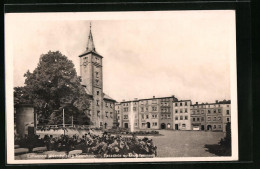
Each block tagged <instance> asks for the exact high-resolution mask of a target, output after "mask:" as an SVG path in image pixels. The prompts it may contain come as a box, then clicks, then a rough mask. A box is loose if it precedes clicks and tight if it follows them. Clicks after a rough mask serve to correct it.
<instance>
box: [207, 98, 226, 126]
mask: <svg viewBox="0 0 260 169" xmlns="http://www.w3.org/2000/svg"><path fill="white" fill-rule="evenodd" d="M222 112H223V108H222V106H221V104H219V103H218V102H217V101H216V103H211V104H207V105H206V126H207V130H213V131H221V130H223V124H222V123H223V122H222Z"/></svg>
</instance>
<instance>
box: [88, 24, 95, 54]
mask: <svg viewBox="0 0 260 169" xmlns="http://www.w3.org/2000/svg"><path fill="white" fill-rule="evenodd" d="M89 28H90V29H89V35H88V43H87V48H86V50H87V51H88V52H90V51H96V49H95V45H94V40H93V36H92V32H91V23H90V25H89Z"/></svg>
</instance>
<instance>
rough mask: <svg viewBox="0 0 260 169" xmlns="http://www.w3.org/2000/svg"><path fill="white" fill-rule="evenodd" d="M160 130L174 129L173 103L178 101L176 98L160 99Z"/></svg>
mask: <svg viewBox="0 0 260 169" xmlns="http://www.w3.org/2000/svg"><path fill="white" fill-rule="evenodd" d="M159 100H160V111H161V113H160V129H173V106H172V102H175V101H177V100H178V99H177V98H175V97H174V96H171V97H163V98H160V99H159Z"/></svg>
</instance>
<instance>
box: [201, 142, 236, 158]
mask: <svg viewBox="0 0 260 169" xmlns="http://www.w3.org/2000/svg"><path fill="white" fill-rule="evenodd" d="M204 147H205V148H207V150H206V151H208V152H210V153H212V154H215V155H217V156H231V147H228V146H223V145H219V144H205V146H204Z"/></svg>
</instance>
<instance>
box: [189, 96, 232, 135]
mask: <svg viewBox="0 0 260 169" xmlns="http://www.w3.org/2000/svg"><path fill="white" fill-rule="evenodd" d="M230 103H231V102H230V100H228V101H226V100H224V101H220V102H219V101H216V102H215V103H202V104H198V103H196V104H194V105H192V106H191V125H192V129H193V130H206V131H225V126H226V124H227V123H228V122H230V120H231V116H230Z"/></svg>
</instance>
